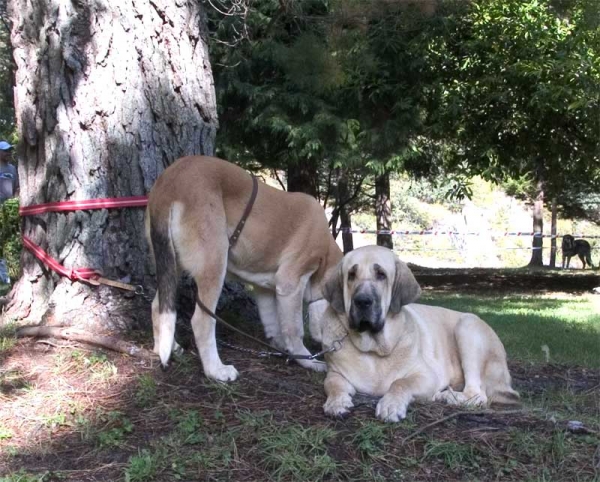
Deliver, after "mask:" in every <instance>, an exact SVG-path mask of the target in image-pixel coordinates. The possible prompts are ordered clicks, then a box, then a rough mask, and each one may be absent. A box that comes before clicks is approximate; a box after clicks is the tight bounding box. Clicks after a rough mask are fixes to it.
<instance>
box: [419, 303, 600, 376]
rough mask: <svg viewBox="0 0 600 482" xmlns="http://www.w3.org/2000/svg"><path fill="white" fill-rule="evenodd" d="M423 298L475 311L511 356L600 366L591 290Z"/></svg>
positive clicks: (597, 310) (599, 316) (598, 313)
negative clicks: (581, 293)
mask: <svg viewBox="0 0 600 482" xmlns="http://www.w3.org/2000/svg"><path fill="white" fill-rule="evenodd" d="M420 302H422V303H425V304H430V305H439V306H444V307H446V308H450V309H454V310H458V311H468V312H472V313H475V314H477V315H478V316H480V317H481V318H482V319H484V320H485V321H486V322H487V323H489V324H490V326H491V327H492V328H493V329H494V330H495V331H496V333H498V336H499V337H500V339H501V340H502V342H503V343H504V346H505V348H506V351H507V353H508V356H509V358H513V359H521V360H526V361H532V362H538V363H544V362H554V363H565V364H573V365H585V366H590V367H600V351H599V349H598V347H599V346H600V307H599V306H598V304H599V301H598V299H597V297H596V298H595V297H593V296H592V295H590V296H573V297H565V296H564V295H546V296H543V297H542V296H520V295H504V296H502V297H498V296H494V295H484V294H471V293H469V294H467V295H448V294H434V295H432V294H429V293H428V294H426V295H424V296H423V298H422V300H421V301H420ZM544 346H546V347H547V349H546V348H543V347H544Z"/></svg>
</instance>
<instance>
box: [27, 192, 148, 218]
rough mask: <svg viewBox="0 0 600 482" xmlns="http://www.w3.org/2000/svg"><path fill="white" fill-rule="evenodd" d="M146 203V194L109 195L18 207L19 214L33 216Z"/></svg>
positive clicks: (141, 205)
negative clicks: (128, 195) (99, 197)
mask: <svg viewBox="0 0 600 482" xmlns="http://www.w3.org/2000/svg"><path fill="white" fill-rule="evenodd" d="M147 205H148V197H147V196H130V197H110V198H105V199H87V200H85V199H84V200H82V201H59V202H53V203H46V204H34V205H33V206H25V207H20V208H19V215H20V216H33V215H35V214H43V213H50V212H60V211H83V210H86V209H110V208H133V207H145V206H147Z"/></svg>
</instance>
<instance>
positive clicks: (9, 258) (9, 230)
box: [0, 198, 23, 279]
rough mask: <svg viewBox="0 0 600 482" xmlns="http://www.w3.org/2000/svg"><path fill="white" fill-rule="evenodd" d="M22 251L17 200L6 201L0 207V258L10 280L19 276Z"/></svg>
mask: <svg viewBox="0 0 600 482" xmlns="http://www.w3.org/2000/svg"><path fill="white" fill-rule="evenodd" d="M22 249H23V245H22V243H21V219H20V217H19V200H18V199H16V198H11V199H7V200H6V201H4V203H2V204H1V205H0V257H1V258H4V259H5V260H6V263H7V266H8V274H9V275H10V277H11V279H16V278H18V276H19V271H20V258H21V250H22Z"/></svg>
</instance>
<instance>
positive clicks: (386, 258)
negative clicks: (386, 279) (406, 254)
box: [344, 246, 396, 282]
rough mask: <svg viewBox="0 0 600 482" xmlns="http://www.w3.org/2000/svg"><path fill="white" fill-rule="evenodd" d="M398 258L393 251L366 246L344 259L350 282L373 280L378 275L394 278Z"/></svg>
mask: <svg viewBox="0 0 600 482" xmlns="http://www.w3.org/2000/svg"><path fill="white" fill-rule="evenodd" d="M395 263H396V257H395V256H394V253H393V252H392V251H391V250H388V249H382V248H381V247H379V246H365V247H362V248H358V249H355V250H354V251H351V252H350V253H348V254H347V255H346V256H345V257H344V271H345V272H346V273H347V276H348V281H349V282H351V281H353V280H364V279H373V278H374V277H376V276H377V275H378V274H385V275H388V276H390V277H393V276H394V271H395V269H396V268H395Z"/></svg>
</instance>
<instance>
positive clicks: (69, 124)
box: [9, 0, 217, 328]
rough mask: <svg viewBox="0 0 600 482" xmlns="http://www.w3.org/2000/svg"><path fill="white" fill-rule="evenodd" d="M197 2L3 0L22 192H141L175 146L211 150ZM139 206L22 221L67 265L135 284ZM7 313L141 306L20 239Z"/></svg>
mask: <svg viewBox="0 0 600 482" xmlns="http://www.w3.org/2000/svg"><path fill="white" fill-rule="evenodd" d="M203 15H204V13H203V10H202V7H201V6H200V5H199V4H198V2H196V1H193V0H189V1H183V2H176V3H173V2H169V1H158V2H151V3H142V4H140V3H138V2H132V1H127V0H126V1H124V2H118V3H114V2H112V3H98V2H94V1H87V0H84V1H81V2H76V3H72V2H66V1H62V0H51V1H45V2H27V1H24V0H10V2H9V16H10V18H11V20H12V23H13V25H12V38H11V40H12V45H13V48H14V58H15V62H16V66H17V70H16V88H15V109H16V117H17V128H18V134H19V137H20V141H21V142H20V145H19V151H18V157H19V173H20V177H21V205H22V206H29V205H33V204H41V203H46V202H52V201H66V200H71V199H80V200H81V199H94V198H105V197H122V196H131V195H143V194H146V193H147V192H148V190H149V189H150V188H151V187H152V185H153V184H154V181H155V179H156V177H157V176H158V175H159V174H160V173H161V172H162V171H163V170H164V168H165V167H166V166H167V165H169V163H171V162H172V161H173V160H174V159H176V158H178V157H180V156H182V155H184V154H185V155H188V154H202V153H206V154H211V153H212V152H213V142H214V136H215V131H216V126H217V120H216V107H215V96H214V90H213V84H212V74H211V66H210V63H209V59H208V49H207V45H206V31H205V22H204V18H203ZM143 218H144V211H143V209H121V210H109V211H107V210H97V211H78V212H73V213H47V214H42V215H39V216H30V217H26V218H24V221H23V233H24V234H25V235H26V236H28V237H29V238H31V239H32V240H33V241H34V242H35V243H37V244H38V245H40V246H41V247H42V248H44V249H45V250H46V251H47V252H48V253H49V254H50V255H51V256H52V257H54V258H55V259H57V260H58V261H59V262H61V263H62V264H63V265H65V266H66V267H68V268H79V267H90V268H96V269H99V270H101V271H102V272H103V273H104V274H105V276H107V277H111V278H126V279H127V280H131V281H132V282H133V283H143V284H147V282H148V283H149V282H150V280H149V279H147V278H148V276H149V275H150V272H151V269H150V267H149V259H148V255H147V248H146V242H145V240H144V236H143V232H144V228H143ZM22 267H23V274H22V276H21V278H20V280H19V281H18V283H17V284H16V285H15V287H14V289H13V300H12V306H11V308H10V309H11V314H13V315H16V316H20V317H22V316H27V315H29V317H30V319H33V320H36V319H42V320H44V321H47V322H53V323H57V322H77V323H84V324H88V325H94V324H99V325H102V326H104V327H111V328H115V327H119V328H120V327H123V326H124V325H130V324H131V323H135V321H136V320H138V319H140V318H142V319H144V320H147V319H148V312H147V311H148V310H147V309H148V305H147V304H146V303H144V304H143V305H141V306H140V304H137V305H136V304H135V302H134V300H130V299H126V298H124V297H123V295H122V294H121V293H116V292H115V291H113V290H112V289H110V288H91V287H88V286H87V285H85V284H83V283H79V282H77V283H72V282H71V281H69V280H68V279H66V278H61V277H59V276H58V275H56V274H55V273H53V272H52V271H49V270H48V269H46V267H45V266H43V265H42V264H41V263H40V262H38V261H37V260H36V259H35V258H33V256H32V255H31V254H30V253H29V252H27V251H24V253H23V257H22Z"/></svg>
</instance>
